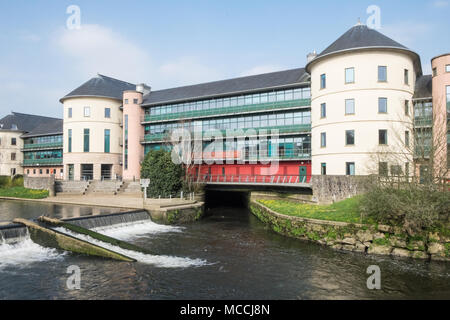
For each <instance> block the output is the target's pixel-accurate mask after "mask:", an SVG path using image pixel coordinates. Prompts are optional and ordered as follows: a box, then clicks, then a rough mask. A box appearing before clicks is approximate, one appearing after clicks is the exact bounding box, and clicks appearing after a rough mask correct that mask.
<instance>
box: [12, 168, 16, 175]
mask: <svg viewBox="0 0 450 320" xmlns="http://www.w3.org/2000/svg"><path fill="white" fill-rule="evenodd" d="M11 175H12V176H15V175H16V168H11Z"/></svg>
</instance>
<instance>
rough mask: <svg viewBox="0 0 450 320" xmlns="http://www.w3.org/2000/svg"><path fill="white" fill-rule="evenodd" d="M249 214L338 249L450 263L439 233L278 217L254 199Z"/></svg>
mask: <svg viewBox="0 0 450 320" xmlns="http://www.w3.org/2000/svg"><path fill="white" fill-rule="evenodd" d="M250 210H251V212H252V213H253V214H254V215H255V216H256V217H258V218H259V219H260V220H261V221H262V222H264V223H266V224H267V225H268V226H270V227H271V228H272V230H274V231H275V232H277V233H279V234H282V235H285V236H289V237H293V238H297V239H302V240H308V241H313V242H316V243H319V244H321V245H326V246H329V247H331V248H333V249H337V250H346V251H354V252H361V253H367V254H379V255H392V256H400V257H405V258H406V257H408V258H418V259H431V260H440V261H450V238H449V237H445V236H442V235H438V234H435V233H434V234H433V233H429V234H423V235H421V236H415V237H410V236H407V235H406V234H404V233H403V232H402V230H401V229H400V228H394V227H390V226H385V225H378V226H375V225H361V224H350V223H346V222H335V221H327V220H317V219H308V218H301V217H293V216H286V215H282V214H279V213H277V212H275V211H273V210H271V209H269V208H267V207H266V206H264V205H262V204H261V203H259V202H257V201H256V200H251V201H250Z"/></svg>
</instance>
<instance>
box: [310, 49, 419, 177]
mask: <svg viewBox="0 0 450 320" xmlns="http://www.w3.org/2000/svg"><path fill="white" fill-rule="evenodd" d="M378 66H387V82H378ZM346 68H354V70H355V71H354V74H355V82H354V83H352V84H346V83H345V69H346ZM405 69H407V70H409V85H406V84H404V70H405ZM322 74H326V82H327V83H326V88H325V89H320V76H321V75H322ZM414 85H415V70H414V67H413V60H412V58H411V57H410V56H409V55H407V54H404V53H398V52H394V51H387V50H385V51H376V52H374V51H364V52H350V53H346V54H341V55H336V56H331V57H329V58H324V59H323V60H322V61H317V62H316V63H314V64H313V65H311V95H312V100H311V113H312V114H311V121H312V174H313V175H320V174H321V163H326V166H327V174H328V175H345V174H346V162H354V163H355V171H356V172H355V174H356V175H368V174H374V173H377V172H378V162H379V161H385V159H383V160H382V159H381V158H382V157H386V158H388V161H387V162H398V163H397V164H398V165H401V166H402V168H404V165H405V163H406V162H412V157H411V153H410V148H406V147H405V146H404V142H405V141H404V139H405V138H404V136H405V133H404V132H405V131H411V129H412V128H411V126H412V107H411V106H412V101H411V99H412V96H413V94H414ZM380 97H383V98H387V99H388V110H387V114H381V113H378V98H380ZM346 99H354V101H355V114H353V115H346V114H345V100H346ZM405 100H408V101H409V106H410V111H409V114H410V116H405ZM322 103H326V109H327V110H326V112H327V115H326V118H321V104H322ZM380 129H386V130H388V145H387V146H380V145H379V144H378V130H380ZM346 130H355V145H353V146H347V145H346V144H345V131H346ZM322 132H326V136H327V146H326V147H325V148H322V147H321V141H320V139H321V133H322ZM412 140H413V139H412V133H411V132H410V141H412ZM385 152H386V153H388V154H389V155H383V156H380V153H385ZM392 164H393V163H389V165H390V166H391V165H392Z"/></svg>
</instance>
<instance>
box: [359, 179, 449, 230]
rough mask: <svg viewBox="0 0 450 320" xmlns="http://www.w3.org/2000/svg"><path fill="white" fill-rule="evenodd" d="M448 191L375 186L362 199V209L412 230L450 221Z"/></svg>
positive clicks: (386, 221) (387, 222)
mask: <svg viewBox="0 0 450 320" xmlns="http://www.w3.org/2000/svg"><path fill="white" fill-rule="evenodd" d="M449 208H450V198H449V196H448V192H446V191H439V190H436V189H428V188H427V189H424V188H422V187H420V186H416V185H414V186H411V187H409V188H406V189H396V188H393V187H380V186H377V187H374V188H372V189H371V190H370V191H369V192H368V193H366V194H365V195H364V196H363V197H362V198H361V201H360V210H361V211H362V212H363V213H364V214H365V215H367V216H368V217H370V218H373V219H374V220H375V221H377V222H379V223H382V224H389V225H395V226H401V227H402V228H403V229H404V230H405V231H406V232H407V233H408V234H410V235H414V234H417V233H419V232H421V231H423V230H426V229H430V228H435V227H441V226H445V225H446V224H448V218H449Z"/></svg>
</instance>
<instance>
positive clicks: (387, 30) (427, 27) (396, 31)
mask: <svg viewBox="0 0 450 320" xmlns="http://www.w3.org/2000/svg"><path fill="white" fill-rule="evenodd" d="M432 30H433V26H432V25H431V24H427V23H420V22H410V21H404V22H400V23H396V24H390V25H385V26H383V27H382V28H381V30H380V31H381V32H382V33H384V34H385V35H387V36H388V37H390V38H392V39H393V40H395V41H397V42H399V43H401V44H403V45H405V46H408V47H410V48H411V49H413V48H412V47H413V46H415V44H416V42H417V41H418V40H419V38H421V37H424V36H426V35H428V34H429V33H430V32H431V31H432Z"/></svg>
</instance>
